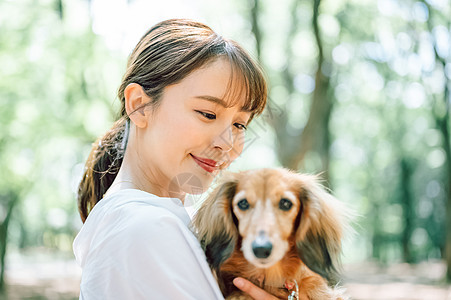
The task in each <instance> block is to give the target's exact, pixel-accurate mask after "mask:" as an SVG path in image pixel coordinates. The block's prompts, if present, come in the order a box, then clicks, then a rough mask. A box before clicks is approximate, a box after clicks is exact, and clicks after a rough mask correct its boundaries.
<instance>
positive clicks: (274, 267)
mask: <svg viewBox="0 0 451 300" xmlns="http://www.w3.org/2000/svg"><path fill="white" fill-rule="evenodd" d="M348 220H349V218H348V213H347V209H346V208H345V206H344V205H343V204H342V203H341V202H339V201H338V200H337V199H335V198H334V197H333V196H332V195H331V194H329V193H328V192H326V190H325V188H324V187H323V186H322V185H321V184H320V183H319V178H318V177H317V176H313V175H306V174H299V173H295V172H294V171H291V170H288V169H284V168H276V169H259V170H249V171H243V172H239V173H228V174H226V175H225V176H223V177H222V179H220V182H219V183H218V185H217V187H216V188H215V189H214V190H213V191H212V193H211V194H210V195H209V197H208V198H207V199H206V200H205V201H204V203H202V205H201V207H200V208H199V210H198V211H197V213H196V214H195V216H194V218H193V226H194V228H195V230H196V231H197V236H198V238H199V241H200V243H201V245H202V248H203V249H204V251H205V254H206V257H207V261H208V263H209V265H210V267H211V269H212V271H213V274H214V275H215V277H216V279H217V281H218V284H219V287H220V289H221V291H222V293H223V295H224V297H225V298H226V299H252V298H250V297H249V296H247V295H246V294H244V293H243V292H241V291H240V290H238V289H237V288H236V287H235V286H234V285H233V282H232V280H233V279H234V278H235V277H243V278H246V279H248V280H250V281H251V282H252V283H254V284H255V285H257V286H259V287H260V288H262V289H264V290H266V291H267V292H269V293H270V294H272V295H274V296H276V297H278V298H282V299H312V300H314V299H318V300H327V299H333V300H339V299H340V300H345V299H348V297H347V296H346V295H345V293H344V289H343V288H341V287H339V286H338V284H337V280H338V272H337V270H338V266H339V255H340V253H341V240H342V237H343V235H344V233H345V232H346V231H347V228H348V223H349V222H348ZM295 286H296V287H297V288H298V291H297V292H296V291H295V288H294V287H295ZM290 295H291V296H290ZM289 296H290V297H291V298H288V297H289Z"/></svg>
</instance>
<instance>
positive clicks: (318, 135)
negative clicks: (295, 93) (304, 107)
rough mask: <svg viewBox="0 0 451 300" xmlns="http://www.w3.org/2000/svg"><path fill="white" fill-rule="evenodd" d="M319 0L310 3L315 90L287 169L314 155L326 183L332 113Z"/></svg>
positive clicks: (295, 166)
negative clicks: (316, 53) (316, 49)
mask: <svg viewBox="0 0 451 300" xmlns="http://www.w3.org/2000/svg"><path fill="white" fill-rule="evenodd" d="M320 3H321V0H315V1H314V4H313V19H312V25H313V30H314V34H315V40H316V44H317V47H318V64H317V69H316V74H315V90H314V91H313V97H312V104H311V107H310V114H309V118H308V121H307V124H306V125H305V127H304V129H303V131H302V134H301V136H300V143H299V144H300V149H299V151H298V152H297V154H296V155H295V156H293V157H292V159H291V161H290V162H289V164H288V167H290V168H293V169H295V170H297V169H298V168H299V167H300V165H302V163H303V161H304V159H305V157H306V155H307V153H309V152H310V151H314V152H316V153H317V154H318V155H319V156H320V158H321V164H322V165H321V171H323V172H324V177H325V179H326V181H328V179H329V174H328V171H329V148H330V136H329V120H330V115H331V112H332V106H333V101H332V97H329V95H328V91H329V86H330V80H329V76H328V75H325V74H324V72H323V68H324V65H325V63H326V62H325V59H324V50H323V42H322V39H321V34H320V32H319V24H318V17H319V5H320Z"/></svg>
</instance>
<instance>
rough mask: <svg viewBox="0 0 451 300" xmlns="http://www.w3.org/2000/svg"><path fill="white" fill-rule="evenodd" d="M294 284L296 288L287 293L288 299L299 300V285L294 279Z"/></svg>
mask: <svg viewBox="0 0 451 300" xmlns="http://www.w3.org/2000/svg"><path fill="white" fill-rule="evenodd" d="M294 284H295V286H296V290H295V291H292V292H291V294H290V295H288V300H299V286H298V282H297V281H296V279H295V280H294Z"/></svg>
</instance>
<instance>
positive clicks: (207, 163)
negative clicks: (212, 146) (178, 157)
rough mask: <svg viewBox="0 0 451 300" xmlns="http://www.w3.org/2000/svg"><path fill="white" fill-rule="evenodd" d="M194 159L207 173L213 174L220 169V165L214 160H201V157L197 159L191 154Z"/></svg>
mask: <svg viewBox="0 0 451 300" xmlns="http://www.w3.org/2000/svg"><path fill="white" fill-rule="evenodd" d="M191 156H192V158H193V159H194V161H195V162H196V163H197V164H198V165H199V166H200V167H201V168H202V169H204V170H205V171H207V172H209V173H212V172H214V171H216V170H218V169H219V164H218V163H217V162H216V161H214V160H212V159H208V158H201V157H197V156H195V155H193V154H191Z"/></svg>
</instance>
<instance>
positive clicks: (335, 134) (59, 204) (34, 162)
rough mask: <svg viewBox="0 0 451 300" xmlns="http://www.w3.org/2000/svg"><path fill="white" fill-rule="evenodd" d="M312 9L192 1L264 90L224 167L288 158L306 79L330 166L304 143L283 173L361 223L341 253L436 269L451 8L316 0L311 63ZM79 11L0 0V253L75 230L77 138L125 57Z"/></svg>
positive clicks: (46, 1)
mask: <svg viewBox="0 0 451 300" xmlns="http://www.w3.org/2000/svg"><path fill="white" fill-rule="evenodd" d="M133 2H134V1H130V4H132V3H133ZM316 2H318V3H319V1H298V0H280V1H276V0H262V1H258V6H257V7H256V6H255V2H254V1H238V0H236V1H231V2H227V3H228V4H222V5H232V6H233V7H232V8H231V10H232V11H233V14H231V15H230V16H223V18H217V17H215V15H214V14H213V15H210V14H207V11H208V10H210V11H213V9H216V11H217V8H216V7H213V4H211V3H210V2H208V1H205V3H204V2H201V3H202V4H205V5H204V6H205V7H206V8H204V10H205V11H204V15H205V16H206V17H205V19H206V20H205V21H206V22H207V23H208V24H211V25H212V27H213V28H218V27H219V28H223V30H222V31H223V32H225V34H224V35H226V36H232V37H233V38H234V39H235V40H237V41H238V42H240V43H241V44H243V45H244V46H245V47H246V48H247V49H250V50H251V52H253V53H255V56H257V57H259V58H260V60H261V62H262V64H263V65H264V67H265V70H266V73H267V76H268V79H269V82H270V101H271V103H270V108H272V113H271V111H270V113H268V112H266V115H264V116H263V117H262V118H260V119H257V120H255V121H254V122H253V124H252V125H251V126H250V128H249V131H248V134H249V136H250V137H251V138H250V141H251V142H252V148H249V149H252V150H251V151H247V150H246V151H245V152H244V153H243V157H242V158H241V159H238V160H237V164H236V165H235V168H247V167H260V166H275V165H286V163H285V162H286V161H289V157H286V156H292V155H295V154H296V153H290V150H292V149H295V147H298V146H299V137H300V136H301V135H302V132H303V130H304V128H305V126H306V124H307V122H308V119H309V115H310V107H311V103H312V99H313V94H314V91H315V88H317V82H316V75H317V74H316V73H317V72H318V71H319V72H321V74H322V75H323V76H326V77H327V78H328V81H329V82H328V86H327V91H323V92H324V93H323V95H325V97H327V99H328V101H331V103H332V104H333V106H332V107H333V108H332V110H331V113H330V117H328V118H327V122H328V127H327V129H328V130H327V132H326V133H327V135H328V144H327V143H326V144H324V145H323V146H322V147H327V148H326V149H322V150H321V151H323V152H324V151H325V152H326V153H329V157H328V161H329V162H328V166H327V165H325V164H324V159H323V158H322V156H321V155H322V154H321V153H319V152H318V151H317V149H312V151H307V153H306V155H305V157H304V158H303V160H302V162H300V163H299V164H298V165H297V166H298V168H299V170H301V171H305V172H315V173H316V172H322V171H328V174H329V176H328V178H329V180H330V184H331V187H332V189H333V190H334V193H335V195H337V197H338V198H340V199H342V200H344V201H346V202H348V203H349V204H350V205H351V206H352V207H353V208H354V209H355V210H356V211H357V213H358V214H359V215H361V217H360V218H359V219H358V226H357V228H356V230H357V231H358V235H357V237H356V238H355V239H354V241H353V243H352V245H351V246H349V247H348V248H349V249H346V251H345V252H346V253H347V258H346V259H347V260H365V259H368V258H375V259H376V260H378V261H380V262H384V263H391V262H394V261H407V262H418V261H421V260H428V259H442V258H444V257H445V255H444V251H445V241H446V229H447V228H446V226H448V227H450V226H451V225H447V223H446V222H447V218H448V220H449V219H451V216H448V217H447V215H446V210H447V207H448V210H449V207H450V206H449V205H448V206H447V201H448V200H447V199H448V198H449V188H450V187H449V180H450V178H449V176H450V175H449V172H448V169H449V165H450V163H451V162H450V161H449V158H448V157H447V155H448V153H447V147H448V148H449V136H448V137H447V136H446V135H445V136H444V130H443V129H444V127H443V126H442V125H443V123H444V124H445V128H446V129H448V135H449V103H450V99H449V93H448V94H447V92H446V91H447V90H449V88H450V78H451V40H450V29H451V28H450V19H449V16H450V15H451V4H449V1H447V0H428V1H426V2H423V1H414V0H378V1H360V0H359V1H357V0H347V1H345V0H334V1H332V0H323V1H321V3H320V6H319V15H318V20H317V21H318V26H319V27H318V30H319V34H320V35H319V37H320V39H321V40H320V42H321V44H322V49H323V50H322V53H323V56H324V62H323V63H322V65H321V68H319V69H318V65H319V64H318V57H319V52H318V41H317V40H316V39H315V38H316V37H315V32H314V29H313V18H314V3H316ZM230 3H232V4H230ZM91 9H92V7H91V2H90V1H85V0H73V1H62V0H58V1H52V0H41V1H31V0H20V1H5V0H0V28H1V29H0V65H1V66H2V67H1V68H0V78H1V79H2V80H0V222H2V224H3V225H7V226H1V227H0V243H2V244H1V245H2V246H5V245H6V244H5V241H4V240H3V239H2V234H3V233H2V232H4V233H5V238H6V233H9V237H8V241H9V243H8V247H9V248H10V249H23V248H27V247H46V248H51V249H58V250H61V251H66V252H70V251H71V245H72V240H73V237H74V236H75V234H76V232H77V231H78V230H79V228H80V226H81V222H80V220H79V216H78V212H77V207H76V201H75V198H76V189H77V185H78V182H79V180H80V176H81V174H82V169H83V165H84V162H85V159H86V157H87V154H88V152H89V150H90V148H91V143H92V142H93V141H94V140H95V139H96V137H98V136H99V135H101V134H102V133H104V132H105V131H106V130H107V129H108V127H109V126H110V125H111V123H112V120H113V119H114V116H115V113H116V111H117V104H118V103H117V100H116V101H115V100H114V99H116V95H115V91H116V89H117V87H118V85H119V82H120V79H121V76H122V73H123V70H124V69H125V60H126V54H124V53H123V52H120V51H119V50H117V48H111V47H108V43H107V42H105V39H103V38H102V37H101V36H99V35H96V34H94V33H93V29H92V28H93V18H92V17H91V15H92V12H91V11H90V10H91ZM218 14H219V12H218ZM118 22H119V20H118ZM153 23H155V22H153ZM153 23H152V24H153ZM152 24H149V26H151V25H152ZM215 25H216V27H215ZM229 25H230V26H229ZM230 28H233V30H234V31H233V32H231V31H228V30H230ZM256 29H258V30H256ZM281 118H285V119H284V120H285V121H284V122H285V123H283V126H281V125H280V124H282V123H280V122H279V121H280V119H281ZM276 121H277V122H279V123H280V124H279V127H275V126H274V123H275V122H276ZM445 121H446V122H445ZM274 128H275V129H274ZM282 135H284V138H283V141H285V142H283V143H280V141H282V139H281V136H282ZM277 140H279V144H278V146H277V145H276V146H274V144H275V141H277ZM446 143H448V145H447V144H446ZM325 168H327V170H326V169H325ZM447 168H448V169H447ZM447 197H448V198H447ZM8 216H10V217H8ZM8 221H9V223H8ZM450 231H451V230H450ZM448 240H451V239H448ZM0 249H1V248H0ZM2 267H3V263H2Z"/></svg>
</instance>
